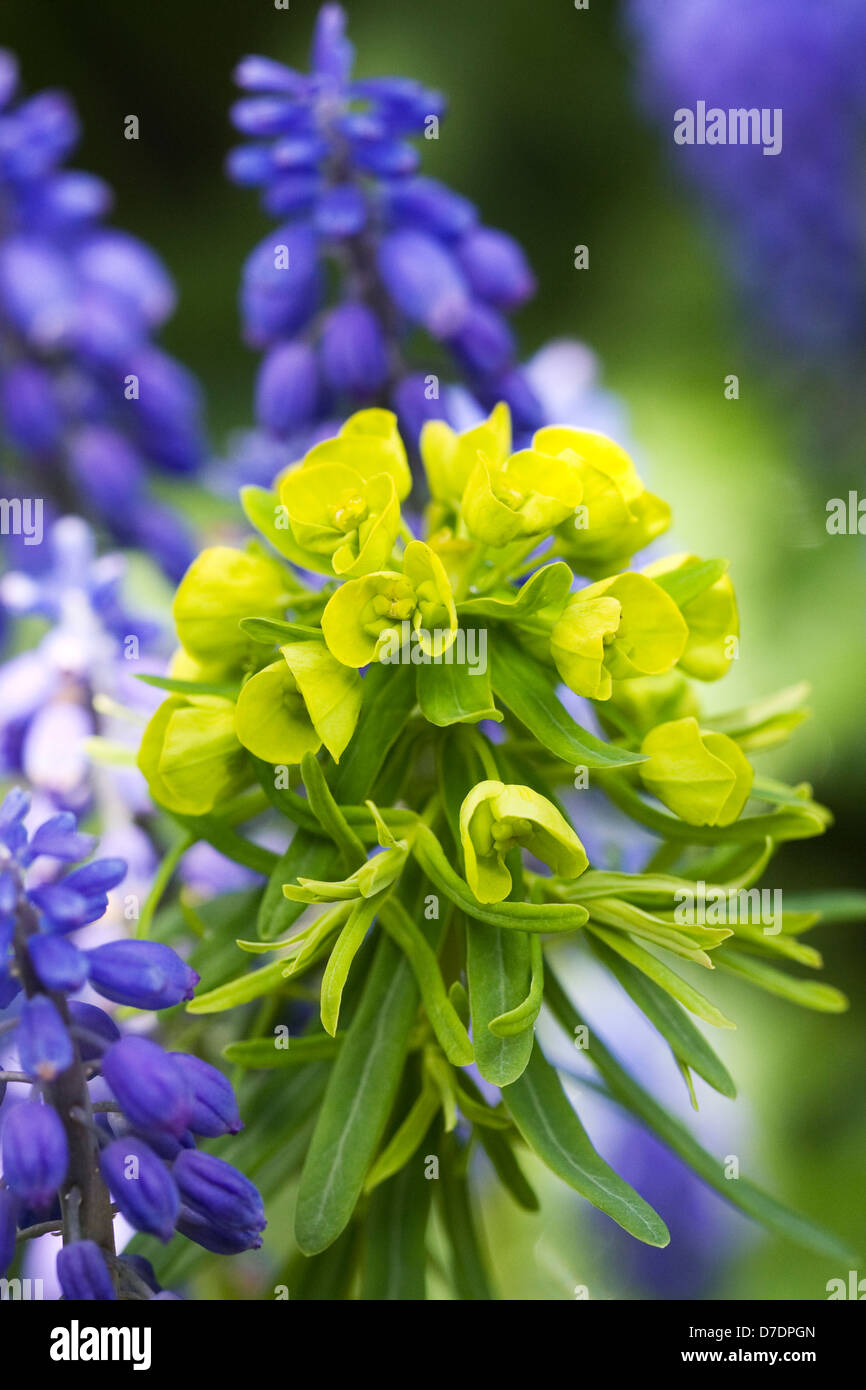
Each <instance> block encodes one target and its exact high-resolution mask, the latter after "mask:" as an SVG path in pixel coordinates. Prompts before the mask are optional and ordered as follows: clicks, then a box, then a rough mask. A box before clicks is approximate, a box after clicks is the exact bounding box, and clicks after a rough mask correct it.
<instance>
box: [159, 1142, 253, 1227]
mask: <svg viewBox="0 0 866 1390" xmlns="http://www.w3.org/2000/svg"><path fill="white" fill-rule="evenodd" d="M172 1174H173V1177H174V1180H175V1182H176V1183H177V1187H178V1191H179V1192H180V1196H181V1200H182V1201H183V1203H184V1205H185V1206H186V1207H188V1208H189V1209H190V1211H192V1212H194V1213H196V1214H197V1215H198V1216H200V1217H201V1218H203V1219H204V1220H205V1221H209V1222H212V1223H213V1224H214V1225H216V1226H220V1227H226V1228H227V1229H229V1230H235V1229H238V1228H240V1229H244V1230H256V1231H261V1230H263V1229H264V1226H265V1211H264V1207H263V1206H262V1199H261V1197H260V1196H259V1193H258V1190H257V1189H256V1188H255V1187H254V1186H253V1184H252V1183H251V1182H250V1180H249V1178H245V1177H244V1175H243V1173H239V1172H238V1171H237V1169H236V1168H233V1167H232V1166H231V1164H230V1163H226V1162H225V1160H224V1159H222V1158H216V1157H215V1156H214V1155H213V1154H207V1153H201V1152H200V1151H199V1150H198V1149H184V1150H183V1152H182V1153H180V1154H178V1156H177V1158H176V1159H175V1161H174V1166H173V1168H172Z"/></svg>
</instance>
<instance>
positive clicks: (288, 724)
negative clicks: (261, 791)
mask: <svg viewBox="0 0 866 1390" xmlns="http://www.w3.org/2000/svg"><path fill="white" fill-rule="evenodd" d="M280 652H281V656H282V659H281V660H280V661H274V662H272V664H271V665H270V666H266V667H265V668H264V669H263V670H262V671H258V672H256V674H255V675H254V676H251V677H250V678H249V680H248V681H247V682H246V684H245V685H244V687H243V689H242V690H241V693H240V695H239V696H238V703H237V709H236V711H235V732H236V733H237V736H238V738H239V740H240V742H241V743H242V744H243V746H244V747H245V748H248V749H249V751H250V752H251V753H254V754H255V756H256V757H257V758H262V759H264V761H265V762H268V763H275V764H281V765H282V764H289V763H299V762H300V761H301V759H302V758H303V756H304V754H305V753H317V752H318V750H319V749H320V748H321V746H322V744H323V743H324V745H325V747H326V748H327V750H328V752H329V753H330V754H331V757H332V758H333V759H334V761H335V762H339V761H340V755H341V753H342V752H343V750H344V749H345V747H346V745H347V744H348V742H349V740H350V738H351V737H352V734H353V733H354V731H355V725H356V724H357V722H358V714H359V712H360V709H361V678H360V676H359V675H358V673H357V671H350V670H349V669H348V668H347V667H346V666H343V665H342V664H341V663H340V662H339V661H337V660H335V658H334V657H333V656H332V655H331V653H330V652H329V651H328V649H327V648H326V647H325V646H324V645H323V644H322V643H321V642H289V643H287V644H286V646H284V647H281V648H280Z"/></svg>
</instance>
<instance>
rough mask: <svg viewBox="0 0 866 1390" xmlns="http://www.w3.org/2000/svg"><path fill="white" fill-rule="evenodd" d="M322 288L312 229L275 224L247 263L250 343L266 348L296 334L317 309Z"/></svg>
mask: <svg viewBox="0 0 866 1390" xmlns="http://www.w3.org/2000/svg"><path fill="white" fill-rule="evenodd" d="M283 248H285V249H283ZM319 293H320V279H319V269H318V261H317V248H316V239H315V237H314V236H313V233H312V232H311V231H310V229H309V228H308V227H285V226H283V227H277V228H275V230H274V231H273V232H272V233H271V234H270V236H268V237H266V238H265V240H264V241H262V242H260V243H259V245H258V246H257V247H256V249H255V250H254V251H253V253H252V255H251V256H249V257H248V259H247V261H246V264H245V265H244V270H243V283H242V286H241V310H242V314H243V320H244V334H245V337H246V340H247V342H248V343H249V344H250V345H251V346H253V347H264V346H266V345H267V344H269V343H272V342H274V341H275V340H276V339H278V338H289V337H291V336H292V335H293V334H295V333H297V332H298V330H299V329H301V328H303V327H304V325H305V324H306V323H307V322H308V321H309V319H310V318H312V316H313V314H314V313H315V311H316V309H317V307H318V303H319Z"/></svg>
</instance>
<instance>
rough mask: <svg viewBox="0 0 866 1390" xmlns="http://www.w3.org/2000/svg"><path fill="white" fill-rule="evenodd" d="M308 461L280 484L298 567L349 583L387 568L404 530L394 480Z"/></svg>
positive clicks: (384, 474)
mask: <svg viewBox="0 0 866 1390" xmlns="http://www.w3.org/2000/svg"><path fill="white" fill-rule="evenodd" d="M313 452H315V451H313ZM309 458H310V456H309V455H308V457H307V459H306V460H305V461H304V463H302V464H300V465H299V466H298V467H297V468H293V469H291V470H290V471H289V472H288V473H284V474H283V476H282V481H281V483H280V492H279V496H280V502H281V504H282V506H283V507H284V508H285V513H286V517H287V519H288V523H289V527H290V529H291V533H292V536H293V538H294V541H295V543H296V547H297V550H296V553H295V554H294V555H293V558H294V559H295V561H296V563H297V564H300V565H303V566H304V568H305V569H312V570H317V571H318V572H320V573H322V574H330V575H335V574H336V575H338V576H340V577H346V578H354V577H355V576H356V575H361V574H371V573H372V572H373V571H374V570H380V569H382V568H383V566H384V565H386V564H387V563H388V560H389V559H390V556H391V551H392V549H393V547H394V542H395V540H396V539H397V533H398V531H399V529H400V503H399V501H398V500H397V493H396V490H395V487H394V479H393V477H392V476H391V475H390V474H389V473H377V474H376V475H375V476H374V477H372V478H364V477H362V475H361V474H360V473H359V472H358V471H357V470H356V469H354V468H350V467H348V466H347V465H346V464H343V463H310V462H309Z"/></svg>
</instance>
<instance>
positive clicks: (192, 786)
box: [138, 695, 252, 816]
mask: <svg viewBox="0 0 866 1390" xmlns="http://www.w3.org/2000/svg"><path fill="white" fill-rule="evenodd" d="M138 766H139V768H140V769H141V771H142V772H143V773H144V776H145V778H146V779H147V784H148V787H149V788H150V793H151V796H152V797H153V799H154V801H157V802H159V804H160V805H162V806H165V807H167V809H168V810H169V811H179V812H181V813H182V814H184V815H187V816H201V815H206V814H207V812H208V811H212V810H213V808H214V807H215V806H216V805H218V804H219V803H220V802H222V801H227V800H229V799H230V798H231V797H232V796H234V795H236V793H237V792H239V791H242V790H243V788H244V787H245V786H247V785H248V784H249V783H250V781H251V780H252V778H251V774H250V770H249V763H248V761H247V758H246V756H245V754H244V751H243V749H242V748H241V745H240V743H239V742H238V739H237V735H236V734H235V707H234V704H233V702H232V701H231V700H224V699H222V698H221V697H220V696H217V695H197V696H195V697H193V698H190V699H187V698H186V697H184V696H182V695H172V696H171V697H170V698H169V699H168V700H164V701H163V703H162V704H161V705H160V706H159V709H157V710H156V711H155V713H154V714H153V716H152V718H151V720H150V723H149V724H148V726H147V728H146V729H145V731H144V737H143V738H142V741H141V747H140V748H139V752H138Z"/></svg>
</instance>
